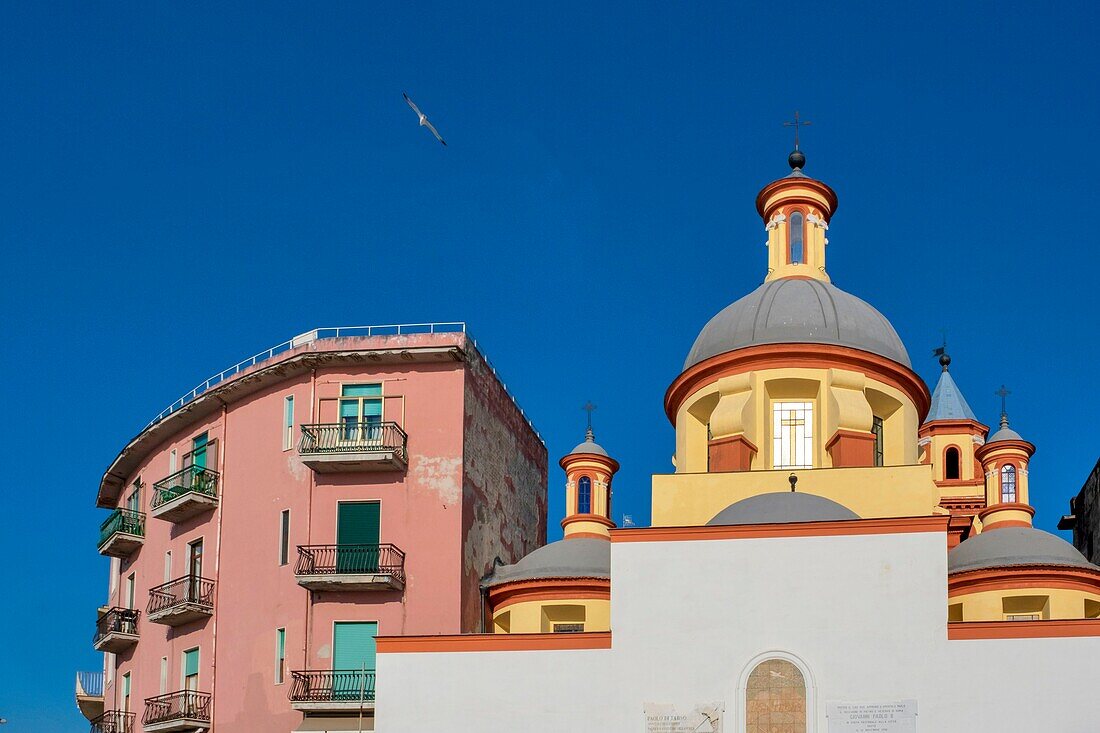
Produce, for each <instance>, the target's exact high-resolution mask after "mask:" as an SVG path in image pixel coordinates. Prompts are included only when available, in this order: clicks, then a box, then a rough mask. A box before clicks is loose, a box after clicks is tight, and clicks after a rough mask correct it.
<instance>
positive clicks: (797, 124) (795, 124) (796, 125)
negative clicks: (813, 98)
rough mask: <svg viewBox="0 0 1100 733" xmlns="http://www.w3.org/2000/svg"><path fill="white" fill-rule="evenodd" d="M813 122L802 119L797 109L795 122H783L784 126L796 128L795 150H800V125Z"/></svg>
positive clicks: (803, 125)
mask: <svg viewBox="0 0 1100 733" xmlns="http://www.w3.org/2000/svg"><path fill="white" fill-rule="evenodd" d="M812 124H813V123H812V122H810V121H809V120H800V119H799V118H798V110H797V109H796V110H795V111H794V122H784V123H783V127H793V128H794V149H795V150H798V128H799V127H805V126H806V125H812Z"/></svg>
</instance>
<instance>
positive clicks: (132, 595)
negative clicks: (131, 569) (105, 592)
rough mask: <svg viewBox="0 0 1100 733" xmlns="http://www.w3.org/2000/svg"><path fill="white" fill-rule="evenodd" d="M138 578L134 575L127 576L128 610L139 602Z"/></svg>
mask: <svg viewBox="0 0 1100 733" xmlns="http://www.w3.org/2000/svg"><path fill="white" fill-rule="evenodd" d="M136 596H137V578H136V577H135V576H134V573H130V574H129V575H127V576H126V608H133V607H134V602H135V601H136V600H137V598H136Z"/></svg>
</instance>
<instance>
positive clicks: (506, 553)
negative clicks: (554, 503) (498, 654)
mask: <svg viewBox="0 0 1100 733" xmlns="http://www.w3.org/2000/svg"><path fill="white" fill-rule="evenodd" d="M546 470H547V455H546V447H545V445H544V444H543V443H542V441H541V439H540V438H539V436H538V434H537V433H536V432H535V430H534V429H533V428H532V426H531V424H530V423H529V422H528V421H527V419H526V418H525V417H524V415H523V413H522V411H521V410H520V409H519V407H518V406H517V405H516V404H515V402H514V400H513V399H512V398H511V397H510V396H509V394H508V392H507V390H506V388H505V387H504V385H503V384H502V383H501V381H500V380H499V379H498V378H497V376H496V373H495V372H494V371H493V369H492V368H491V367H490V366H489V365H488V363H487V362H486V361H485V359H484V357H483V356H482V355H481V354H480V353H479V351H478V349H477V347H476V345H475V343H474V341H473V340H472V339H471V338H469V336H468V335H467V334H466V332H465V327H464V325H463V324H431V325H427V326H414V327H407V326H402V327H369V328H368V327H363V328H350V329H343V328H342V329H319V330H316V331H312V332H309V333H307V334H303V335H302V336H299V337H297V338H295V339H293V340H291V341H288V342H286V343H285V344H282V345H280V346H278V347H275V348H274V349H271V350H269V351H267V352H264V353H263V354H261V355H259V356H257V357H254V358H253V359H250V360H248V361H247V362H245V363H244V364H241V365H237V366H236V367H232V368H231V369H229V370H227V371H226V372H223V373H222V374H221V375H218V376H217V377H215V378H212V379H211V380H209V381H208V382H207V383H205V384H204V385H202V386H201V387H200V388H197V389H196V390H194V391H193V392H192V393H190V394H188V395H187V396H186V397H184V398H182V399H181V400H179V401H177V403H176V404H175V405H173V407H172V408H169V409H168V410H165V412H164V413H162V414H161V415H159V416H158V417H157V419H155V420H154V421H153V422H152V423H150V424H149V425H148V426H147V427H146V428H145V429H144V430H142V431H141V432H140V433H139V434H138V435H137V436H136V437H135V438H133V440H131V441H130V442H129V443H128V444H127V445H126V446H125V447H124V448H123V449H122V451H121V452H120V453H119V454H118V456H117V457H116V458H115V459H114V461H113V462H112V463H111V465H110V467H109V468H108V469H107V471H106V473H104V475H103V479H102V481H101V483H100V486H99V493H98V496H97V499H96V503H97V505H98V506H100V507H103V508H104V509H108V510H111V513H110V515H109V516H108V518H107V520H106V521H105V522H104V524H103V526H102V529H101V532H100V541H99V551H100V552H101V553H102V554H104V555H108V556H110V557H111V558H112V560H111V576H110V592H109V599H108V601H107V603H106V605H105V606H104V607H103V608H101V609H100V612H99V616H98V623H97V625H96V631H95V636H94V643H95V647H96V649H97V650H100V651H103V652H105V659H104V673H103V680H102V684H101V689H100V690H96V689H94V682H93V683H89V682H88V679H89V678H88V677H85V678H84V679H83V687H84V688H87V689H82V684H81V681H78V685H77V693H78V702H79V703H80V705H81V709H82V710H83V711H84V712H85V714H86V715H88V717H89V718H91V719H92V730H93V733H129V732H131V731H141V730H144V731H148V732H153V731H200V730H205V731H218V732H219V733H230V732H236V731H296V730H310V731H338V730H339V731H343V730H360V729H362V730H371V729H373V727H374V725H373V724H374V719H373V707H374V682H375V680H374V637H375V635H379V634H384V635H397V634H454V633H462V632H473V631H479V630H481V625H482V619H483V618H484V607H483V599H482V597H481V593H480V590H479V586H478V584H479V580H480V579H481V577H482V576H483V575H485V573H486V572H487V571H489V570H490V569H491V568H492V567H493V565H494V561H495V560H497V559H498V558H499V560H500V561H502V562H504V563H513V562H515V561H517V560H519V559H520V558H522V557H523V556H524V555H526V554H527V553H529V552H531V551H532V550H534V549H536V548H537V547H538V546H540V545H542V544H544V543H545V539H546ZM97 693H98V694H97Z"/></svg>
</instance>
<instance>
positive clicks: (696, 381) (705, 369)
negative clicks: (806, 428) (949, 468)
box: [665, 344, 932, 425]
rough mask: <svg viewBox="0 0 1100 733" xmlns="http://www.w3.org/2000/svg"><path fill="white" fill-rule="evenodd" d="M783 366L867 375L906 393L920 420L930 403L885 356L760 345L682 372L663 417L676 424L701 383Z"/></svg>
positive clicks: (916, 382) (825, 347) (913, 379)
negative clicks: (685, 401) (680, 410)
mask: <svg viewBox="0 0 1100 733" xmlns="http://www.w3.org/2000/svg"><path fill="white" fill-rule="evenodd" d="M784 367H805V368H810V369H832V368H840V369H850V370H852V371H856V372H861V373H863V374H867V375H869V376H871V377H873V378H875V379H877V380H879V381H881V382H884V383H886V384H889V385H891V386H892V387H896V388H897V389H899V390H901V391H902V392H904V393H905V394H907V395H908V396H909V398H910V399H911V400H913V403H914V404H915V405H916V407H917V417H918V419H920V420H922V421H923V420H924V416H925V415H927V414H928V408H929V406H930V405H931V402H932V395H931V393H930V392H929V391H928V386H927V385H926V384H925V383H924V381H923V380H922V379H921V378H920V377H919V376H917V374H916V372H914V371H913V370H912V369H909V368H908V367H906V366H903V365H901V364H898V363H897V362H895V361H891V360H890V359H887V358H886V357H884V356H879V355H878V354H872V353H870V352H869V351H860V350H859V349H852V348H849V347H847V346H834V345H831V344H762V345H760V346H749V347H746V348H744V349H736V350H734V351H728V352H726V353H724V354H718V355H716V356H712V357H710V358H709V359H706V360H704V361H701V362H699V363H698V364H695V365H694V366H692V367H690V368H688V369H687V370H685V371H684V372H683V373H682V374H680V376H678V377H676V379H675V380H674V381H673V382H672V384H671V385H669V388H668V390H667V391H666V392H665V414H666V415H667V416H668V419H669V421H670V422H672V424H673V425H675V424H676V411H677V410H678V409H680V405H681V404H683V401H684V400H685V399H687V398H688V396H690V395H691V394H692V393H693V392H695V390H697V389H699V387H701V386H703V385H704V384H710V383H712V382H714V381H716V380H718V379H720V378H721V377H728V376H731V375H734V374H743V373H745V372H752V371H759V370H763V369H781V368H784Z"/></svg>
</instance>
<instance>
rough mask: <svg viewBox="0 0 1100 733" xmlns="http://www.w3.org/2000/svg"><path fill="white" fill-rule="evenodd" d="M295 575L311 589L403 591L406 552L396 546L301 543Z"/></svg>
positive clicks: (299, 582)
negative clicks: (304, 544) (303, 544)
mask: <svg viewBox="0 0 1100 733" xmlns="http://www.w3.org/2000/svg"><path fill="white" fill-rule="evenodd" d="M294 576H295V577H296V578H297V579H298V585H300V586H302V587H303V588H309V589H310V590H345V591H362V590H401V589H402V588H404V587H405V553H404V552H402V551H401V550H399V549H398V548H397V547H395V546H393V545H306V546H302V545H299V546H298V565H297V566H296V567H295V568H294Z"/></svg>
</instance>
